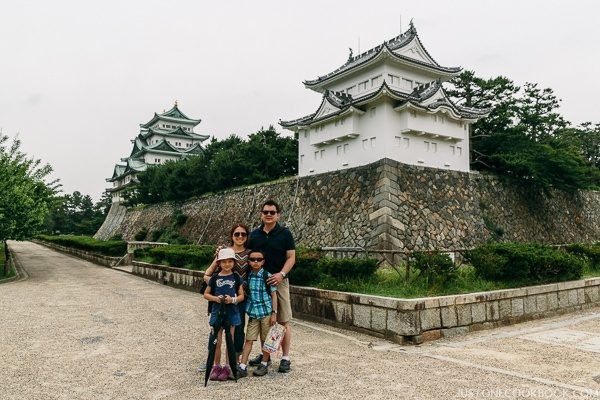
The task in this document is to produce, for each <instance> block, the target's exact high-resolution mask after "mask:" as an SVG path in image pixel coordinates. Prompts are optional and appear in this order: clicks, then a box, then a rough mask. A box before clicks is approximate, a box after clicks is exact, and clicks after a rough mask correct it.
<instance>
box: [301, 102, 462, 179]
mask: <svg viewBox="0 0 600 400" xmlns="http://www.w3.org/2000/svg"><path fill="white" fill-rule="evenodd" d="M372 109H374V110H375V111H372ZM445 118H447V120H446V123H444V124H442V123H441V122H439V126H437V125H435V123H434V120H433V117H432V116H431V115H429V114H426V113H418V114H416V117H411V116H410V112H409V111H408V110H403V111H400V112H398V111H395V110H394V109H393V103H392V101H391V100H389V99H384V100H382V101H380V102H379V103H374V104H372V105H371V106H370V107H368V108H367V110H366V112H365V113H364V114H363V115H360V116H357V115H355V116H354V117H353V118H352V119H353V120H354V121H353V123H349V122H350V120H352V119H351V118H347V119H346V120H345V122H344V125H341V124H339V123H338V126H337V127H336V126H335V124H334V123H332V122H330V123H328V124H326V125H324V126H323V130H315V129H314V128H311V129H310V130H309V131H308V132H307V131H306V130H304V131H302V132H299V136H298V141H299V143H298V144H299V146H298V149H299V168H298V170H299V172H298V173H299V175H300V176H305V175H311V174H318V173H322V172H329V171H335V170H338V169H344V168H351V167H356V166H360V165H366V164H369V163H372V162H375V161H377V160H380V159H382V158H390V159H392V160H396V161H398V162H402V163H405V164H412V165H420V166H427V167H435V168H440V169H451V170H458V171H469V150H468V149H469V142H468V135H467V134H466V132H467V131H465V130H464V128H461V127H460V126H459V125H457V124H456V123H455V122H451V120H450V119H449V118H448V117H447V116H446V117H445ZM411 119H413V120H414V121H413V122H410V121H411ZM410 124H420V125H418V126H419V127H421V128H423V129H422V130H423V131H425V132H430V133H432V132H433V134H435V132H438V133H437V134H446V135H447V133H444V128H445V127H448V128H449V129H450V130H454V133H453V135H455V136H456V137H459V136H460V137H461V138H460V139H453V140H446V139H443V138H439V137H438V138H433V137H432V134H429V135H419V134H412V133H402V131H403V130H404V129H406V127H407V126H410ZM413 126H416V125H413ZM465 126H467V124H466V123H465ZM346 127H348V128H346ZM351 127H354V128H353V129H350V128H351ZM467 129H468V126H467ZM343 132H351V133H355V134H358V135H359V136H358V137H356V138H351V139H344V140H341V141H334V142H333V143H330V144H326V145H322V142H323V140H324V139H327V140H330V139H331V138H332V137H335V136H336V135H338V137H339V135H340V134H341V133H343ZM312 143H318V144H319V143H320V145H313V144H312ZM338 148H339V150H338ZM315 153H316V154H315Z"/></svg>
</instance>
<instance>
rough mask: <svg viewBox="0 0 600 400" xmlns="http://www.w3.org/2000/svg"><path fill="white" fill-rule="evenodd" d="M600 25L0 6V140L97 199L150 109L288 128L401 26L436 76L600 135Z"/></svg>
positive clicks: (553, 16) (482, 15)
mask: <svg viewBox="0 0 600 400" xmlns="http://www.w3.org/2000/svg"><path fill="white" fill-rule="evenodd" d="M599 11H600V6H599V5H597V2H595V1H591V0H590V1H582V0H578V1H569V2H567V1H547V0H546V1H532V0H527V1H523V0H519V1H508V0H504V1H496V2H491V1H460V0H457V1H447V0H444V1H432V0H429V1H398V0H395V1H376V0H375V1H369V2H365V1H349V0H347V1H343V2H342V1H335V2H334V1H325V0H320V1H312V0H310V1H308V0H305V1H301V2H296V1H294V2H287V1H281V0H279V1H260V0H255V1H231V0H228V1H222V2H215V1H210V2H209V1H198V0H189V1H184V0H181V1H154V0H144V1H125V0H120V1H113V0H104V1H95V2H91V1H81V0H79V1H61V0H53V1H18V2H17V1H13V2H4V4H3V5H2V7H1V9H0V128H2V129H3V132H4V133H5V134H9V135H11V136H12V135H14V134H16V133H19V135H20V138H21V140H22V141H23V149H24V150H25V151H27V152H28V153H29V154H30V155H33V156H35V157H37V158H41V159H42V160H43V161H45V162H48V163H50V164H51V165H52V166H53V167H54V171H55V172H54V175H55V177H58V178H60V180H61V182H62V184H63V186H64V191H65V192H66V193H70V192H73V191H74V190H79V191H81V192H82V193H84V194H90V195H92V197H94V199H98V198H99V197H100V194H101V193H102V191H103V190H104V188H106V187H108V186H107V183H106V182H105V181H104V179H105V178H106V177H109V176H110V175H111V174H112V170H113V166H114V164H115V163H116V162H118V161H119V159H120V158H121V157H125V156H127V155H129V152H130V151H131V143H130V140H131V139H133V138H134V137H135V136H136V135H137V134H138V133H139V124H140V123H145V122H147V121H148V120H149V119H150V118H151V117H152V116H153V114H154V112H155V111H156V112H162V111H163V110H165V109H169V108H171V106H172V105H173V102H174V101H175V100H178V102H179V106H180V109H181V110H182V111H183V112H184V113H186V114H187V115H188V116H189V117H191V118H201V119H202V123H201V124H200V125H198V126H197V127H196V131H197V132H198V133H204V134H210V135H214V136H216V137H217V138H224V137H226V136H228V135H230V134H232V133H234V134H237V135H240V136H246V135H247V134H249V133H251V132H254V131H256V130H258V129H260V127H261V126H265V127H266V126H268V125H269V124H276V123H277V121H278V120H279V119H280V118H281V119H284V120H285V119H294V118H297V117H301V116H303V115H306V114H309V113H312V112H314V111H315V110H316V109H317V107H318V106H319V103H320V95H319V94H317V93H315V92H312V91H310V90H308V89H305V88H304V86H303V85H302V81H303V80H304V79H313V78H315V77H317V76H318V75H323V74H325V73H327V72H330V71H331V70H333V69H335V68H337V67H338V66H340V65H341V64H343V63H344V62H345V60H346V59H347V58H348V48H349V47H352V48H353V49H354V52H355V54H357V50H358V43H359V38H360V50H361V51H365V50H368V49H369V48H371V47H374V46H376V45H378V44H380V43H381V42H383V41H384V40H387V39H390V38H392V37H394V36H396V35H398V34H399V30H400V25H401V24H402V30H405V29H406V28H407V27H408V22H409V20H410V19H411V18H412V19H413V21H414V24H415V26H416V28H417V31H418V32H419V36H420V38H421V40H422V41H423V43H424V45H425V47H426V48H427V50H428V51H429V53H430V54H431V55H432V56H433V57H434V58H435V59H436V61H438V62H439V63H440V64H441V65H444V66H461V67H463V68H465V69H472V70H475V72H476V73H477V74H478V75H479V76H482V77H491V76H497V75H504V76H507V77H509V78H511V79H513V80H514V81H515V82H516V83H517V84H523V83H524V82H528V81H529V82H537V83H539V84H540V85H541V86H543V87H550V88H552V89H554V91H555V93H556V94H557V96H558V97H559V98H561V99H562V100H563V102H562V112H563V114H564V115H565V117H566V118H567V119H568V120H570V121H572V122H574V123H580V122H583V121H593V122H600V107H598V101H597V97H596V93H598V92H600V90H599V89H600V80H599V79H598V76H597V71H598V68H599V61H600V24H599V23H598V21H597V18H598V15H599ZM280 130H281V129H280ZM286 132H287V131H286Z"/></svg>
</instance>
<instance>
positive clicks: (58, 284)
mask: <svg viewBox="0 0 600 400" xmlns="http://www.w3.org/2000/svg"><path fill="white" fill-rule="evenodd" d="M11 246H12V248H13V249H14V251H15V252H16V255H17V260H18V261H19V263H20V264H21V266H22V267H23V268H24V269H25V271H26V272H27V274H28V275H29V276H28V278H26V279H21V280H19V281H16V282H11V283H7V284H2V285H0V338H1V339H0V398H1V399H44V400H47V399H219V398H223V399H231V398H234V399H236V398H239V399H253V398H256V399H258V398H264V399H297V398H305V399H464V398H472V399H483V398H490V399H492V398H493V399H496V398H501V399H516V398H527V399H532V398H534V399H537V398H540V399H542V398H545V399H548V398H559V399H583V398H586V399H587V398H590V399H591V398H600V310H598V309H595V310H591V311H587V312H585V313H580V314H571V315H568V316H563V317H560V318H553V319H546V320H541V321H536V322H530V323H526V324H519V325H515V326H511V327H506V328H503V329H498V330H494V331H485V332H480V333H478V334H473V335H468V336H463V337H460V338H456V339H454V340H442V341H437V342H434V343H430V344H426V345H423V346H417V347H401V346H398V345H395V344H393V343H389V342H385V341H380V340H378V339H375V338H372V337H369V336H365V335H361V334H357V333H354V332H349V331H344V330H339V329H335V328H331V327H328V326H325V325H319V324H314V323H307V322H304V321H296V322H294V342H293V348H292V354H291V355H292V368H293V370H292V372H291V373H289V374H285V375H284V374H279V373H277V372H276V371H275V368H276V365H277V364H278V360H275V362H274V367H272V368H271V370H270V371H269V374H268V375H267V376H265V377H263V378H252V377H250V378H244V379H241V380H240V381H239V382H238V383H235V382H225V383H221V382H210V383H209V386H208V387H207V388H204V387H203V383H202V382H203V377H202V376H200V374H198V373H197V372H196V367H197V366H198V365H199V364H200V363H202V362H203V361H204V358H205V347H206V338H207V335H208V320H207V317H206V315H205V314H204V311H205V310H206V304H205V303H204V301H203V300H202V299H201V298H200V296H199V295H198V294H194V293H190V292H186V291H183V290H177V289H173V288H170V287H167V286H163V285H160V284H157V283H154V282H151V281H148V280H144V279H142V278H138V277H135V276H131V275H128V274H126V273H123V272H119V271H115V270H111V269H108V268H104V267H100V266H96V265H94V264H91V263H88V262H85V261H82V260H79V259H75V258H71V257H69V256H66V255H63V254H60V253H57V252H54V251H52V250H49V249H47V248H45V247H42V246H39V245H36V244H33V243H28V242H12V243H11Z"/></svg>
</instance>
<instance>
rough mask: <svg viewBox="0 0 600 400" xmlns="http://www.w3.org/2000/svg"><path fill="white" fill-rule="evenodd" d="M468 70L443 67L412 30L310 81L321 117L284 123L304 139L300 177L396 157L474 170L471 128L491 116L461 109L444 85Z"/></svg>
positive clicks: (301, 141) (300, 141)
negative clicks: (318, 100)
mask: <svg viewBox="0 0 600 400" xmlns="http://www.w3.org/2000/svg"><path fill="white" fill-rule="evenodd" d="M460 72H461V68H457V67H443V66H441V65H439V64H438V63H437V62H436V61H435V60H434V59H433V58H432V57H431V56H430V55H429V53H428V52H427V50H425V47H424V46H423V44H422V43H421V41H420V39H419V37H418V35H417V30H416V29H415V27H414V25H413V23H412V22H411V23H410V27H409V29H408V30H407V31H406V32H404V33H402V34H401V35H399V36H397V37H395V38H393V39H391V40H388V41H386V42H384V43H383V44H381V45H379V46H377V47H375V48H373V49H371V50H369V51H367V52H364V53H362V54H359V55H357V56H353V55H352V53H351V54H350V57H349V58H348V61H347V62H346V63H345V64H344V65H342V66H341V67H339V68H338V69H336V70H335V71H333V72H330V73H328V74H326V75H323V76H320V77H318V78H317V79H314V80H307V81H304V86H305V87H307V88H308V89H312V90H314V91H316V92H319V93H322V94H323V98H322V101H321V105H320V106H319V108H318V109H317V111H315V112H314V113H312V114H310V115H307V116H305V117H302V118H298V119H296V120H292V121H280V125H281V126H282V127H284V128H287V129H290V130H292V131H294V132H296V134H297V137H298V151H299V154H298V163H299V165H298V174H299V175H300V176H305V175H310V174H318V173H322V172H327V171H335V170H339V169H344V168H350V167H356V166H360V165H365V164H369V163H372V162H375V161H377V160H380V159H383V158H390V159H392V160H396V161H399V162H402V163H405V164H413V165H421V166H426V167H434V168H441V169H449V170H457V171H469V125H470V124H472V123H474V122H476V121H477V120H478V119H480V118H482V117H485V116H487V115H488V113H489V111H488V110H481V109H474V108H467V107H462V106H458V105H456V104H454V103H453V102H452V101H451V100H450V99H449V98H448V96H447V95H446V93H445V91H444V89H443V87H442V82H444V81H447V80H450V79H452V78H453V77H455V76H457V75H458V74H460Z"/></svg>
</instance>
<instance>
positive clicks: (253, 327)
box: [246, 316, 271, 342]
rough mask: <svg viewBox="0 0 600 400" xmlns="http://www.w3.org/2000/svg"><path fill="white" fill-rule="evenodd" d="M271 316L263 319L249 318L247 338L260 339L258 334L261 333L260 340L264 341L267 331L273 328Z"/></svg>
mask: <svg viewBox="0 0 600 400" xmlns="http://www.w3.org/2000/svg"><path fill="white" fill-rule="evenodd" d="M269 318H270V317H269V316H267V317H264V318H261V319H254V318H250V319H248V325H247V329H246V340H249V341H251V342H254V341H255V340H256V339H258V334H259V333H260V340H262V341H263V342H264V341H265V339H266V338H267V333H269V329H271V324H269Z"/></svg>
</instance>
